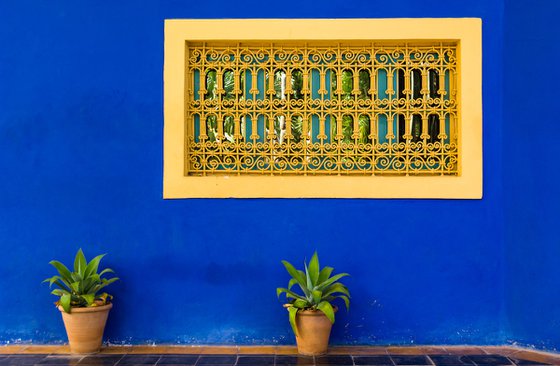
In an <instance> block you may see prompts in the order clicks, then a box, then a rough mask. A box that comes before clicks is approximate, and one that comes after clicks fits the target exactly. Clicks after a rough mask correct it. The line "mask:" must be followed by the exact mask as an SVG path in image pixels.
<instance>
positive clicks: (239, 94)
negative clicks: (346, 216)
mask: <svg viewBox="0 0 560 366" xmlns="http://www.w3.org/2000/svg"><path fill="white" fill-rule="evenodd" d="M481 69H482V68H481V22H480V19H468V18H461V19H328V20H327V19H243V20H234V19H229V20H167V21H166V25H165V65H164V122H165V128H164V197H165V198H187V197H333V198H334V197H343V198H350V197H356V198H480V197H481V196H482V96H481V84H482V76H481V74H482V73H481Z"/></svg>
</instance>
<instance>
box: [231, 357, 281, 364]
mask: <svg viewBox="0 0 560 366" xmlns="http://www.w3.org/2000/svg"><path fill="white" fill-rule="evenodd" d="M237 364H238V365H247V366H267V365H274V356H265V355H262V356H255V355H251V356H239V357H237Z"/></svg>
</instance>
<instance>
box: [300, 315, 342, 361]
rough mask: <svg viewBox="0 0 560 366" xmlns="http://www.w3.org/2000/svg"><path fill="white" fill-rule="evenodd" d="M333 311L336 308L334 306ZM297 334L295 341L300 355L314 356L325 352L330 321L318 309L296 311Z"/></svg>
mask: <svg viewBox="0 0 560 366" xmlns="http://www.w3.org/2000/svg"><path fill="white" fill-rule="evenodd" d="M334 310H335V312H336V310H337V308H336V307H335V308H334ZM296 325H297V329H298V335H297V336H296V343H297V347H298V352H299V353H301V354H302V355H307V356H316V355H323V354H325V353H327V349H328V347H329V336H330V335H331V328H332V323H331V321H330V320H329V318H327V316H326V315H325V314H323V312H321V311H319V310H303V311H298V313H297V315H296Z"/></svg>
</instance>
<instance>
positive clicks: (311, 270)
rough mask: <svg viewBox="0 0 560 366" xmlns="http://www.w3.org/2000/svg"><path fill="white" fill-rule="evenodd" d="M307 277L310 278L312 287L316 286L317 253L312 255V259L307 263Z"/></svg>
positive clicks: (317, 274)
mask: <svg viewBox="0 0 560 366" xmlns="http://www.w3.org/2000/svg"><path fill="white" fill-rule="evenodd" d="M308 269H309V277H310V278H311V284H312V286H316V285H317V280H318V279H319V257H318V256H317V252H315V253H313V257H311V260H310V261H309V268H308Z"/></svg>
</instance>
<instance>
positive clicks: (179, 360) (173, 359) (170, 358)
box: [158, 355, 198, 365]
mask: <svg viewBox="0 0 560 366" xmlns="http://www.w3.org/2000/svg"><path fill="white" fill-rule="evenodd" d="M197 360H198V355H162V356H161V358H160V360H159V362H158V365H194V364H196V361H197Z"/></svg>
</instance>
